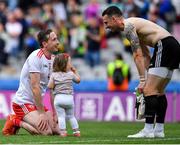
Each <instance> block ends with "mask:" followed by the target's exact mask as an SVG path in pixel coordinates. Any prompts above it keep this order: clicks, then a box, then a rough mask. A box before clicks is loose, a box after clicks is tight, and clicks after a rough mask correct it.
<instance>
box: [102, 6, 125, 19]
mask: <svg viewBox="0 0 180 145" xmlns="http://www.w3.org/2000/svg"><path fill="white" fill-rule="evenodd" d="M105 15H108V16H110V17H111V16H113V15H116V16H119V17H120V16H122V12H121V10H120V9H119V8H118V7H116V6H110V7H108V8H107V9H105V10H104V12H103V13H102V16H105Z"/></svg>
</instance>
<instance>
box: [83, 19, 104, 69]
mask: <svg viewBox="0 0 180 145" xmlns="http://www.w3.org/2000/svg"><path fill="white" fill-rule="evenodd" d="M86 37H87V42H86V55H85V59H86V62H87V63H88V64H89V65H90V66H91V67H94V66H95V65H99V64H100V59H101V58H100V45H101V34H100V26H99V22H98V21H97V18H96V16H93V17H90V18H89V19H88V27H87V33H86Z"/></svg>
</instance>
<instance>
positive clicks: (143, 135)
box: [127, 129, 154, 138]
mask: <svg viewBox="0 0 180 145" xmlns="http://www.w3.org/2000/svg"><path fill="white" fill-rule="evenodd" d="M127 137H128V138H154V132H153V131H146V130H145V129H143V130H141V131H140V132H138V133H137V134H133V135H128V136H127Z"/></svg>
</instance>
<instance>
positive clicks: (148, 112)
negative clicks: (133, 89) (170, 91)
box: [144, 95, 158, 124]
mask: <svg viewBox="0 0 180 145" xmlns="http://www.w3.org/2000/svg"><path fill="white" fill-rule="evenodd" d="M144 99H145V118H146V123H147V124H154V119H155V114H156V112H157V106H158V100H157V95H152V96H145V97H144Z"/></svg>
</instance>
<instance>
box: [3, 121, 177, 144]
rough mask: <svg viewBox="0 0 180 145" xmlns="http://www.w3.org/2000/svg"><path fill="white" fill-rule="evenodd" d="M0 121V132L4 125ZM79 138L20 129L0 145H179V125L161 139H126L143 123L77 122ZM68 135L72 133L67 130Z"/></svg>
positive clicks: (166, 130)
mask: <svg viewBox="0 0 180 145" xmlns="http://www.w3.org/2000/svg"><path fill="white" fill-rule="evenodd" d="M4 122H5V121H4V120H0V130H2V128H3V125H4ZM79 124H80V129H81V137H80V138H77V137H73V136H68V137H66V138H60V137H59V136H40V135H36V136H32V135H30V134H29V133H28V132H27V131H25V130H23V129H20V131H19V133H18V135H14V136H8V137H5V136H3V135H2V134H0V144H180V123H171V124H170V123H169V124H166V126H165V134H166V137H165V138H163V139H158V138H155V139H128V138H127V135H129V134H134V133H136V132H138V131H139V130H140V129H142V128H143V126H144V125H143V123H127V122H126V123H124V122H79ZM68 133H69V134H72V131H71V130H70V129H69V130H68Z"/></svg>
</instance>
